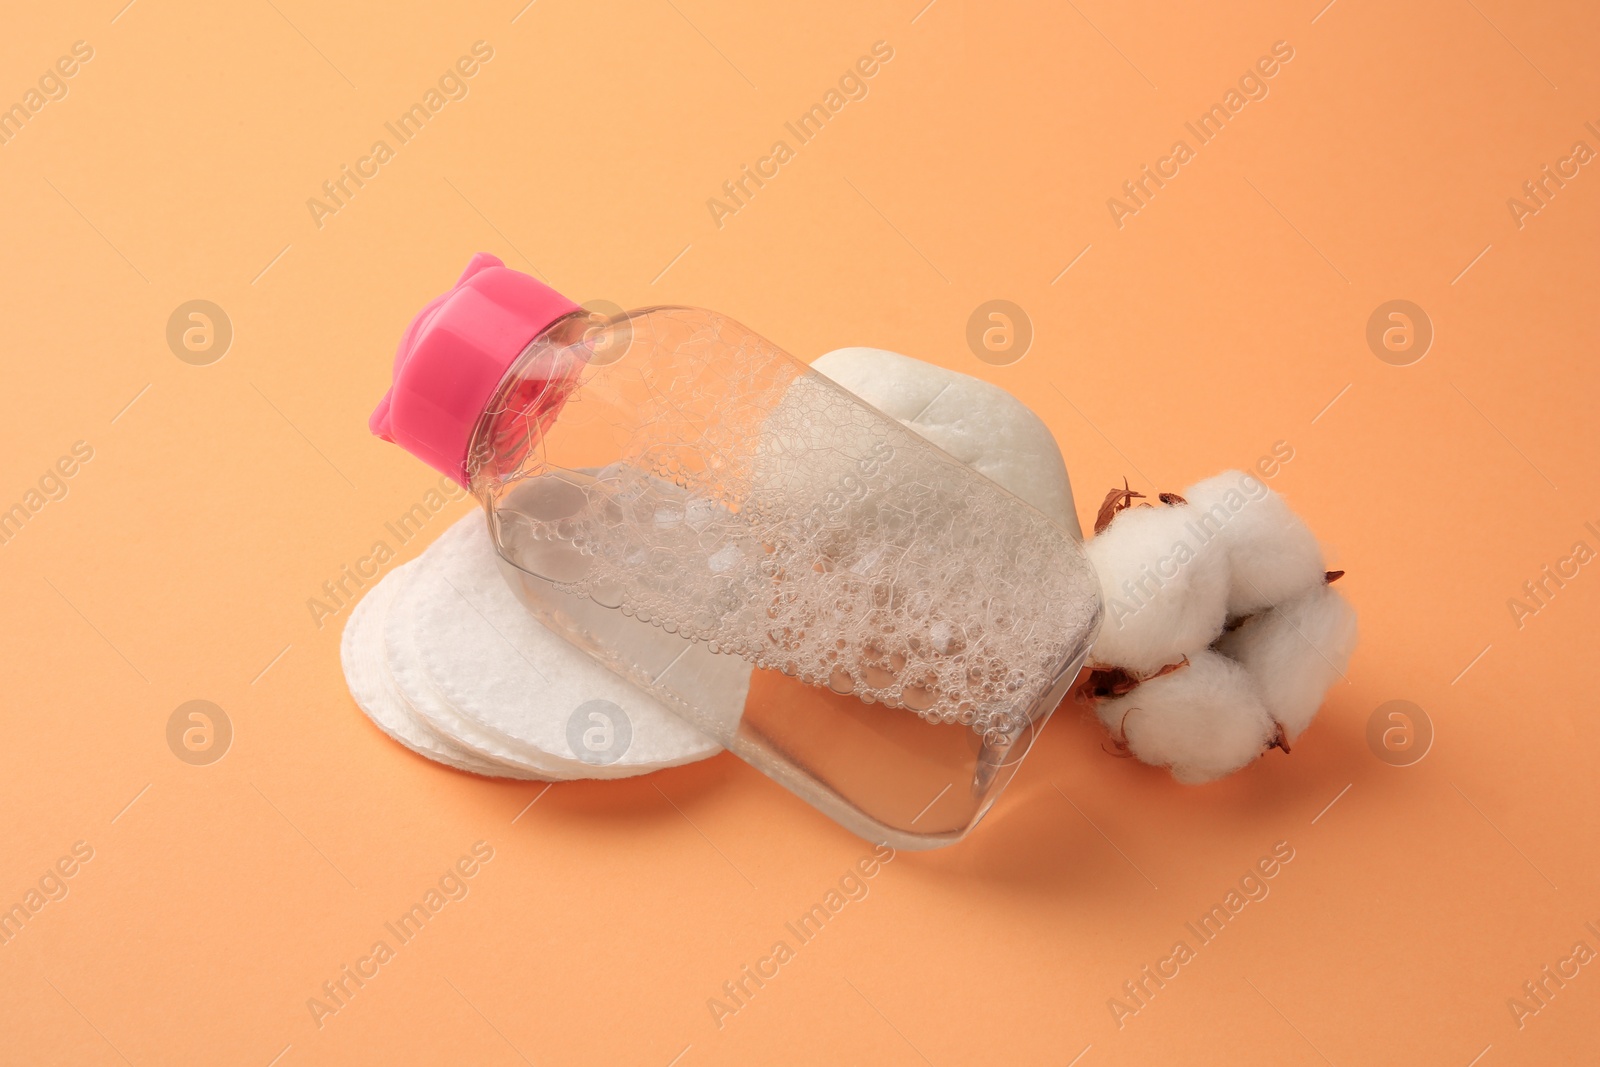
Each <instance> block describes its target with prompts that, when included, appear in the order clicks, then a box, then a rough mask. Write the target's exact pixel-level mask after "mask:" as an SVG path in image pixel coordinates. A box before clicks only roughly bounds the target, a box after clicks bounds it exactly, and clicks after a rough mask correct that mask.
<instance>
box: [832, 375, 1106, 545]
mask: <svg viewBox="0 0 1600 1067" xmlns="http://www.w3.org/2000/svg"><path fill="white" fill-rule="evenodd" d="M811 369H812V370H814V371H816V372H817V373H819V374H822V375H824V376H825V377H827V378H830V379H832V380H833V381H835V382H837V383H838V384H839V385H842V386H843V387H844V388H846V389H848V390H849V391H850V392H852V393H854V394H855V395H856V396H858V397H860V398H861V399H862V400H865V401H866V402H867V403H868V404H870V405H872V406H873V407H875V408H877V409H878V410H879V411H881V412H883V413H884V414H885V415H888V416H890V417H891V418H893V419H895V420H896V421H898V422H899V423H900V424H901V425H903V426H905V427H907V428H908V429H910V430H913V431H915V432H916V433H917V434H918V435H919V436H921V437H922V438H924V439H926V440H927V441H929V442H931V443H933V444H934V445H936V446H937V447H939V448H940V449H942V450H944V451H945V452H948V453H949V454H950V455H951V456H954V457H955V458H956V459H958V460H960V461H961V462H962V463H965V464H966V465H967V466H969V467H971V468H972V469H973V470H975V471H977V472H978V473H979V474H982V475H983V476H984V477H986V478H988V479H989V480H990V481H992V482H994V483H996V484H997V485H999V486H1000V487H1001V488H1003V489H1005V490H1007V491H1008V492H1010V493H1011V494H1012V495H1013V496H1016V497H1019V498H1021V499H1022V500H1024V501H1026V502H1027V503H1029V504H1031V505H1033V507H1034V508H1035V509H1037V510H1039V511H1041V512H1043V513H1044V514H1045V516H1046V517H1048V518H1049V519H1051V520H1052V521H1054V522H1055V523H1056V525H1058V526H1060V527H1061V528H1062V529H1064V530H1066V531H1068V532H1069V533H1071V534H1072V536H1073V537H1075V538H1078V539H1080V540H1081V539H1082V534H1081V532H1080V531H1079V529H1078V513H1077V509H1076V508H1075V507H1074V505H1073V502H1072V483H1071V482H1070V481H1069V479H1068V477H1067V468H1066V464H1065V463H1063V462H1062V459H1061V449H1060V448H1059V447H1058V446H1057V445H1056V440H1055V438H1054V437H1053V436H1052V435H1051V433H1050V430H1049V428H1048V427H1046V426H1045V424H1044V421H1043V420H1042V419H1040V418H1039V416H1037V415H1035V414H1034V413H1033V412H1032V411H1031V410H1029V409H1028V407H1027V405H1025V404H1023V403H1022V401H1020V400H1018V399H1017V398H1016V397H1014V396H1012V395H1011V394H1010V393H1008V392H1006V391H1005V390H1004V389H1002V388H1000V387H999V386H997V385H991V384H990V383H988V382H986V381H983V380H982V379H980V378H974V377H971V376H970V375H966V374H959V373H957V372H956V371H953V370H946V369H945V368H943V367H936V366H934V365H933V364H931V363H924V362H922V361H921V360H918V359H912V358H910V357H909V356H902V355H900V354H898V353H895V352H886V351H884V350H883V349H880V348H839V349H835V350H834V351H832V352H829V353H828V354H827V355H824V356H822V357H821V358H819V359H818V360H817V361H816V362H814V363H812V364H811Z"/></svg>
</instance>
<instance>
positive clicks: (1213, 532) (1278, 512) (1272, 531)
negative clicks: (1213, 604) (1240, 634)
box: [1183, 471, 1325, 616]
mask: <svg viewBox="0 0 1600 1067" xmlns="http://www.w3.org/2000/svg"><path fill="white" fill-rule="evenodd" d="M1183 495H1184V497H1185V498H1186V499H1187V500H1188V501H1189V507H1190V508H1192V509H1193V512H1192V514H1191V516H1190V522H1191V523H1192V524H1193V531H1194V532H1193V536H1194V537H1195V538H1196V539H1197V540H1200V539H1206V540H1214V541H1215V542H1217V543H1219V544H1222V545H1225V546H1226V548H1227V553H1228V561H1229V565H1230V569H1231V571H1232V578H1231V582H1230V586H1229V590H1228V614H1229V615H1234V616H1238V615H1249V614H1251V613H1253V612H1256V611H1260V610H1261V609H1262V608H1265V607H1267V606H1269V605H1272V604H1280V603H1282V602H1283V601H1285V600H1289V599H1291V598H1293V597H1296V596H1299V595H1300V594H1302V593H1304V592H1306V591H1307V590H1310V589H1312V588H1314V587H1315V586H1317V585H1319V584H1321V582H1322V576H1323V572H1324V570H1325V565H1324V563H1323V559H1322V548H1321V547H1320V546H1319V545H1318V544H1317V539H1316V537H1315V535H1313V534H1312V532H1311V530H1310V528H1309V527H1307V526H1306V524H1305V523H1304V522H1302V521H1301V520H1300V517H1299V516H1298V515H1296V514H1295V513H1294V512H1293V511H1291V510H1290V509H1289V505H1288V504H1287V503H1286V502H1285V501H1284V499H1283V497H1281V496H1279V495H1278V494H1277V493H1275V492H1273V491H1272V490H1271V489H1269V488H1267V484H1266V483H1265V482H1263V481H1262V480H1261V479H1260V478H1257V477H1256V476H1255V475H1253V474H1246V473H1244V472H1243V471H1223V472H1222V473H1221V474H1219V475H1217V476H1216V477H1214V478H1207V479H1206V480H1205V481H1203V482H1199V483H1197V484H1195V485H1192V486H1190V487H1189V488H1188V489H1185V490H1184V492H1183Z"/></svg>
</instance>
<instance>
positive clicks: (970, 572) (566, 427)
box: [371, 254, 1101, 848]
mask: <svg viewBox="0 0 1600 1067" xmlns="http://www.w3.org/2000/svg"><path fill="white" fill-rule="evenodd" d="M371 425H372V428H373V431H374V432H375V433H377V434H379V435H380V436H382V437H384V438H386V439H388V440H391V441H395V442H397V443H399V444H401V445H402V446H403V447H405V448H407V449H408V450H410V451H411V452H413V453H414V454H416V455H417V456H419V457H420V458H422V459H424V460H425V461H427V462H428V463H430V464H431V465H433V466H434V467H436V468H437V469H439V470H441V471H444V472H445V473H447V474H449V475H451V476H452V477H454V478H456V479H457V480H458V481H460V482H461V483H462V484H464V485H467V486H468V487H470V488H471V490H472V491H473V493H474V494H476V496H477V497H478V499H479V500H480V501H481V502H482V504H483V506H484V508H485V510H486V512H487V514H488V521H489V525H490V530H491V533H492V535H493V539H494V543H495V545H496V546H497V548H498V550H499V553H500V555H501V557H502V560H503V569H504V571H505V572H506V576H507V579H508V581H510V582H511V584H512V586H513V588H514V589H515V590H516V592H517V593H518V595H519V596H520V597H521V599H522V600H523V602H524V603H526V604H527V606H528V607H529V609H530V610H531V611H533V612H534V613H535V614H536V615H537V616H538V617H539V618H540V620H541V621H543V622H544V623H545V624H546V625H548V626H549V627H551V628H552V629H554V630H555V631H556V632H558V633H560V634H562V635H563V636H565V637H566V638H567V639H568V640H570V641H572V642H573V643H574V644H576V645H578V646H579V647H581V648H583V649H585V650H586V651H587V652H588V653H589V654H591V655H592V656H594V657H595V658H596V659H598V660H599V661H600V662H602V663H604V664H605V665H606V666H607V667H609V668H611V669H612V670H614V671H616V672H617V673H618V674H620V675H622V676H624V677H626V678H627V679H628V680H629V681H631V682H633V683H634V684H636V685H638V686H639V687H640V688H642V689H644V690H646V691H648V692H650V693H651V694H652V695H654V696H655V697H656V698H657V699H659V700H660V701H661V702H662V703H663V704H665V705H666V706H667V707H669V708H671V709H673V710H674V711H675V712H677V713H678V714H680V715H682V716H683V717H684V718H685V719H686V720H688V721H689V722H691V723H693V724H694V725H695V726H697V727H698V728H700V729H701V730H702V731H704V732H705V733H706V734H708V735H709V736H711V737H713V738H714V739H716V740H717V741H718V742H719V743H721V744H722V745H723V746H725V747H726V748H728V749H730V750H731V751H733V752H734V753H735V754H736V755H738V756H740V757H741V758H743V759H744V760H746V761H747V762H749V763H751V764H752V765H754V766H755V767H756V768H758V769H759V770H761V771H762V772H764V773H765V774H767V775H768V776H770V777H771V778H773V779H775V780H776V781H778V782H780V783H782V784H783V785H784V786H786V787H788V788H789V789H790V790H792V791H793V792H795V793H796V794H798V795H799V796H800V797H802V798H803V799H805V800H806V801H808V802H809V803H811V804H812V805H814V806H815V807H817V808H819V809H820V810H822V811H823V812H825V813H826V814H828V815H830V816H831V817H833V818H834V819H835V820H837V821H838V822H839V823H841V824H842V825H844V826H845V827H846V828H848V829H850V830H851V831H853V832H855V833H857V834H859V835H860V836H862V837H864V838H867V839H869V840H872V841H887V842H888V843H889V844H891V845H893V846H895V847H896V848H930V847H936V846H939V845H944V844H949V843H951V842H953V841H956V840H959V839H960V838H961V837H962V836H964V835H965V834H966V833H967V832H968V831H969V830H970V829H971V828H972V827H973V826H974V825H975V824H976V823H977V822H978V820H979V819H980V818H981V817H982V816H983V814H984V812H985V811H987V810H988V808H989V807H990V805H991V804H993V803H994V800H995V798H996V797H997V796H998V795H999V793H1000V791H1001V790H1002V789H1003V788H1004V786H1005V785H1006V783H1007V782H1008V781H1009V780H1010V777H1011V775H1012V774H1013V773H1014V772H1015V770H1016V767H1017V764H1018V762H1019V761H1020V760H1021V758H1022V757H1023V755H1025V754H1026V752H1027V751H1028V748H1029V747H1030V746H1031V744H1032V741H1033V739H1034V737H1035V735H1036V734H1037V732H1038V730H1039V729H1040V728H1041V727H1042V726H1043V725H1044V723H1045V720H1046V719H1048V718H1049V716H1050V713H1051V711H1052V710H1053V709H1054V708H1055V706H1056V705H1057V704H1058V703H1059V702H1060V700H1061V698H1062V697H1063V695H1064V694H1065V692H1066V690H1067V688H1068V686H1069V685H1070V684H1071V682H1072V680H1073V678H1074V677H1075V676H1076V674H1077V672H1078V670H1079V668H1080V667H1081V666H1082V663H1083V661H1084V659H1085V657H1086V656H1087V654H1088V650H1089V646H1090V644H1091V643H1092V641H1093V639H1094V636H1095V633H1096V630H1097V628H1098V626H1099V623H1100V616H1101V605H1100V599H1099V593H1098V588H1097V585H1096V582H1095V579H1094V575H1093V572H1092V570H1091V567H1090V565H1089V562H1088V560H1087V557H1086V556H1085V554H1084V552H1083V549H1082V546H1081V545H1080V544H1079V543H1078V542H1077V541H1076V540H1075V539H1074V538H1073V537H1071V536H1070V535H1068V534H1067V533H1066V532H1065V531H1063V530H1061V529H1060V528H1058V527H1057V526H1056V525H1055V524H1054V523H1052V522H1051V521H1050V520H1049V519H1047V518H1045V516H1043V515H1042V514H1040V513H1039V512H1038V511H1036V510H1034V509H1033V508H1031V507H1029V506H1028V505H1027V504H1025V503H1023V502H1022V501H1020V500H1018V499H1017V498H1015V497H1013V496H1011V495H1010V494H1009V493H1007V492H1006V491H1005V490H1003V489H1001V488H1000V487H999V486H997V485H995V484H994V483H992V482H990V481H988V480H987V479H986V478H984V477H982V476H981V475H979V474H977V473H976V472H974V471H972V470H971V469H970V468H968V467H966V466H964V465H963V464H961V463H960V462H959V461H957V460H955V459H954V458H952V457H950V456H949V455H947V454H946V453H944V452H942V451H940V450H939V449H938V448H936V447H934V446H933V445H931V444H929V443H928V442H927V441H925V440H923V439H922V438H920V437H918V436H917V435H916V434H915V433H913V432H912V431H910V430H908V429H906V428H905V427H903V426H901V425H900V424H899V423H898V422H896V421H894V420H893V419H891V418H890V417H888V416H887V415H884V414H882V413H881V412H879V411H877V410H876V409H874V408H872V407H870V406H868V405H867V404H866V403H864V402H863V401H861V400H859V399H857V398H856V397H855V396H853V395H851V394H850V393H848V392H846V391H845V390H843V389H842V388H840V387H839V386H837V385H835V384H834V383H833V382H831V381H829V380H828V379H826V378H824V377H822V376H821V375H819V374H816V373H815V372H813V371H811V370H810V368H808V367H807V366H806V365H805V364H804V363H801V362H799V361H798V360H796V359H794V358H793V357H791V356H789V355H788V354H786V353H784V352H783V351H781V350H779V349H778V348H777V347H776V346H774V345H772V344H771V343H770V342H768V341H765V340H763V339H762V338H760V337H758V336H757V335H755V334H753V333H751V332H750V331H749V330H747V329H745V328H744V327H743V326H740V325H739V324H738V323H736V322H734V321H732V320H731V319H728V318H726V317H723V316H720V315H717V314H714V313H711V312H707V311H700V310H697V309H692V308H677V307H657V308H646V309H643V310H639V311H633V312H628V313H625V314H621V315H618V316H615V317H613V318H610V319H606V320H601V319H599V318H598V317H596V316H590V315H588V314H586V313H585V312H583V311H582V309H580V308H578V307H577V306H576V305H574V304H572V303H571V302H569V301H567V300H565V299H564V298H562V297H560V296H559V295H557V294H555V293H554V292H553V291H551V290H550V289H548V288H546V287H545V286H543V285H541V284H540V283H539V282H537V281H535V280H534V279H532V278H530V277H528V276H526V275H523V274H520V273H518V272H516V271H512V270H509V269H506V268H505V267H504V266H503V264H501V263H500V261H499V260H497V259H495V258H494V257H492V256H488V255H482V254H480V255H479V256H476V257H475V258H474V259H473V261H472V263H471V264H469V265H468V267H467V270H466V272H465V273H464V274H463V275H462V277H461V279H460V280H459V281H458V282H457V283H456V287H455V288H454V289H452V290H451V291H450V292H449V293H446V294H445V295H444V296H441V297H439V298H438V299H436V300H435V301H434V302H433V303H432V304H430V305H429V306H428V307H427V308H425V309H424V310H423V312H422V313H421V314H420V315H418V316H417V318H416V320H415V321H414V322H413V323H412V325H411V328H410V329H409V330H408V331H407V333H406V335H405V338H404V340H403V341H402V342H401V346H400V351H399V353H398V354H397V356H396V361H395V375H394V386H393V388H392V389H391V390H390V392H389V394H388V395H386V396H385V397H384V399H383V401H382V402H381V403H380V405H379V407H378V409H377V411H375V412H374V413H373V417H372V423H371Z"/></svg>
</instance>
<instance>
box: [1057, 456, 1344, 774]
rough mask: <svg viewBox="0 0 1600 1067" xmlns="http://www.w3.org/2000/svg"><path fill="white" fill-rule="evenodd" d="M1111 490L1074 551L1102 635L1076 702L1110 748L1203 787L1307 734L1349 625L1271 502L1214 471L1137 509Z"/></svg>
mask: <svg viewBox="0 0 1600 1067" xmlns="http://www.w3.org/2000/svg"><path fill="white" fill-rule="evenodd" d="M1137 499H1141V494H1139V493H1136V492H1133V491H1131V490H1129V489H1127V487H1126V485H1124V487H1123V489H1120V490H1112V492H1111V493H1110V494H1108V495H1107V497H1106V500H1105V504H1104V505H1102V507H1101V513H1100V517H1099V520H1098V521H1097V522H1096V524H1095V525H1096V530H1097V533H1096V535H1095V537H1094V538H1093V539H1091V540H1090V541H1089V542H1087V544H1086V545H1085V548H1086V549H1087V551H1088V553H1089V558H1090V559H1091V560H1092V561H1093V563H1094V565H1095V569H1096V572H1097V574H1098V576H1099V579H1100V587H1101V594H1102V597H1103V599H1104V602H1105V623H1104V625H1103V626H1102V629H1101V632H1100V636H1099V638H1098V639H1097V640H1096V642H1095V645H1094V648H1093V649H1092V650H1091V651H1090V661H1091V663H1092V664H1093V666H1094V667H1095V670H1094V671H1093V673H1091V675H1090V676H1089V677H1088V678H1087V679H1086V680H1085V682H1084V683H1083V684H1082V685H1081V686H1080V687H1079V690H1078V693H1079V699H1080V700H1091V701H1094V702H1096V708H1095V711H1096V714H1097V715H1098V716H1099V718H1100V721H1101V723H1102V724H1104V725H1105V727H1106V729H1107V730H1108V731H1110V733H1111V735H1112V737H1113V739H1114V740H1115V741H1116V742H1117V743H1118V744H1119V745H1121V746H1122V747H1124V748H1126V750H1127V751H1128V752H1129V753H1130V754H1132V755H1133V756H1134V757H1136V758H1137V759H1139V760H1142V761H1143V762H1145V763H1150V764H1155V765H1157V766H1163V767H1169V768H1171V770H1172V775H1173V777H1174V778H1176V779H1177V780H1178V781H1180V782H1187V783H1196V782H1207V781H1211V780H1213V779H1215V778H1219V777H1221V776H1222V775H1224V774H1230V773H1232V772H1233V771H1236V770H1238V769H1239V768H1241V767H1243V766H1245V765H1246V764H1248V763H1250V762H1251V761H1252V760H1254V759H1255V758H1256V757H1257V756H1259V755H1260V754H1261V753H1262V752H1264V751H1266V749H1267V748H1269V747H1273V746H1274V745H1276V746H1279V747H1282V748H1283V749H1284V750H1285V751H1288V749H1289V747H1290V746H1291V745H1292V744H1293V743H1294V742H1295V741H1296V740H1297V739H1298V738H1299V737H1300V735H1301V734H1302V733H1304V732H1305V730H1306V727H1307V726H1309V725H1310V723H1311V720H1312V718H1313V717H1314V716H1315V715H1316V713H1317V709H1318V708H1319V707H1320V706H1321V704H1322V700H1323V697H1324V696H1325V695H1326V694H1327V691H1328V688H1329V686H1330V685H1332V684H1333V682H1334V681H1335V680H1337V679H1338V678H1339V677H1340V676H1341V675H1342V674H1343V673H1344V669H1345V666H1346V665H1347V664H1348V663H1349V661H1350V654H1351V651H1352V650H1353V649H1354V647H1355V641H1356V622H1355V611H1354V610H1353V609H1352V608H1351V607H1350V605H1349V603H1348V602H1346V601H1345V599H1344V597H1342V596H1340V595H1339V594H1338V593H1337V592H1335V591H1334V590H1333V589H1331V588H1329V584H1328V583H1329V580H1330V579H1331V578H1336V577H1338V572H1326V571H1324V569H1323V568H1324V562H1323V555H1322V549H1321V546H1319V545H1318V544H1317V540H1316V537H1315V536H1313V534H1312V533H1311V530H1310V529H1309V528H1308V527H1307V526H1306V524H1305V523H1304V522H1302V521H1301V520H1300V518H1299V517H1298V516H1296V515H1295V514H1294V512H1293V511H1291V510H1290V509H1289V506H1288V504H1287V503H1286V502H1285V501H1284V499H1283V498H1282V497H1281V496H1279V495H1278V494H1277V493H1274V492H1273V491H1272V490H1270V489H1268V488H1267V486H1266V484H1265V483H1264V482H1262V481H1261V480H1260V479H1259V478H1256V477H1254V476H1253V475H1248V474H1244V473H1242V472H1239V471H1225V472H1224V473H1222V474H1219V475H1217V476H1216V477H1214V478H1208V479H1206V480H1205V481H1202V482H1199V483H1198V484H1196V485H1194V486H1192V487H1190V488H1189V489H1188V490H1186V491H1185V492H1184V494H1183V495H1181V496H1180V495H1177V494H1172V493H1163V494H1161V496H1160V498H1159V500H1160V503H1159V504H1158V503H1154V502H1146V503H1143V504H1137V505H1136V504H1135V503H1134V501H1135V500H1137Z"/></svg>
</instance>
